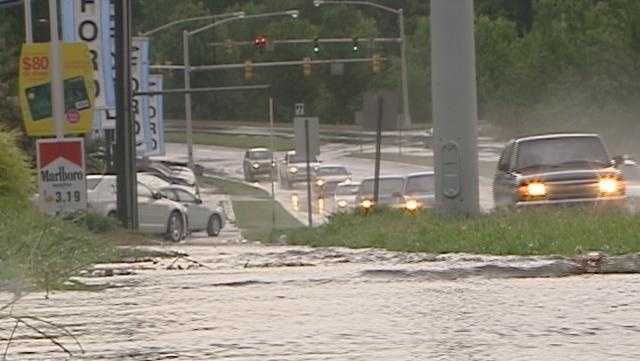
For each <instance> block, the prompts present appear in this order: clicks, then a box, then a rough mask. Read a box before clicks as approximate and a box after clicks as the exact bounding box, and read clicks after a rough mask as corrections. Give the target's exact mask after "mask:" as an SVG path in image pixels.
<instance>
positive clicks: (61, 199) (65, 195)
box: [36, 138, 87, 215]
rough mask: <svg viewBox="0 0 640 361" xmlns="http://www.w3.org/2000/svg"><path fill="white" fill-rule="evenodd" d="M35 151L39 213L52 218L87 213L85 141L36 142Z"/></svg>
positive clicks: (70, 139)
mask: <svg viewBox="0 0 640 361" xmlns="http://www.w3.org/2000/svg"><path fill="white" fill-rule="evenodd" d="M36 148H37V157H38V190H39V196H40V198H39V203H40V209H41V210H42V211H43V212H45V213H47V214H51V215H55V214H60V213H70V212H74V211H79V210H86V208H87V181H86V180H85V163H84V139H83V138H65V139H39V140H38V142H37V144H36Z"/></svg>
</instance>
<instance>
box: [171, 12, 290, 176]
mask: <svg viewBox="0 0 640 361" xmlns="http://www.w3.org/2000/svg"><path fill="white" fill-rule="evenodd" d="M272 16H291V17H292V18H294V19H297V18H298V16H300V11H298V10H287V11H278V12H273V13H264V14H254V15H245V14H244V13H242V14H241V15H238V16H232V17H228V18H225V19H222V20H218V21H216V22H214V23H211V24H208V25H205V26H203V27H201V28H198V29H196V30H192V31H187V30H185V31H184V32H183V33H182V46H183V53H184V88H185V90H186V92H185V94H184V111H185V117H186V125H187V157H188V159H189V160H188V162H189V163H188V164H189V168H191V169H193V117H192V113H191V93H190V92H189V90H190V89H191V59H190V56H189V39H190V38H191V37H192V36H194V35H197V34H200V33H201V32H203V31H206V30H208V29H211V28H214V27H216V26H220V25H223V24H226V23H230V22H232V21H236V20H243V19H244V20H246V19H258V18H267V17H272Z"/></svg>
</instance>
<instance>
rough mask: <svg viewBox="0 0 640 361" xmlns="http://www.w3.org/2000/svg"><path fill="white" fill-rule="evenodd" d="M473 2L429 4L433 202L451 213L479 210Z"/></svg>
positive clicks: (438, 0)
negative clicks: (434, 196)
mask: <svg viewBox="0 0 640 361" xmlns="http://www.w3.org/2000/svg"><path fill="white" fill-rule="evenodd" d="M473 20H474V17H473V0H456V1H451V0H431V67H432V75H431V76H432V78H431V79H432V80H431V86H432V96H433V120H434V129H435V134H434V147H433V151H434V161H435V174H436V202H437V203H438V207H439V208H440V209H442V210H443V211H444V212H445V213H449V214H466V215H469V214H475V213H478V212H479V194H478V184H479V183H478V130H477V117H478V115H477V113H478V112H477V95H476V70H475V64H476V63H475V44H474V33H473Z"/></svg>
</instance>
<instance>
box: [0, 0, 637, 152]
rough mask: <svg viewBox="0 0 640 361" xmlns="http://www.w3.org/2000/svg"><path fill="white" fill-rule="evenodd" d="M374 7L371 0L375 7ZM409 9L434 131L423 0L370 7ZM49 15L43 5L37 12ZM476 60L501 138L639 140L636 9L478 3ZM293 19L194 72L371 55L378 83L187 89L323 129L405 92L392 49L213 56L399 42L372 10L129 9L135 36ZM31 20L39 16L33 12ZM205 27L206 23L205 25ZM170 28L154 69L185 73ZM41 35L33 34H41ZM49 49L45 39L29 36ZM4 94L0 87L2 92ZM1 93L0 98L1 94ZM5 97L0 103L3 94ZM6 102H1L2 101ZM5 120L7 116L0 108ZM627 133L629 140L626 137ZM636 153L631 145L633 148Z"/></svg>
mask: <svg viewBox="0 0 640 361" xmlns="http://www.w3.org/2000/svg"><path fill="white" fill-rule="evenodd" d="M372 1H373V0H372ZM376 2H377V3H380V4H384V5H387V6H390V7H394V8H403V9H404V10H405V18H406V20H405V21H406V29H407V36H408V44H407V50H408V58H409V79H410V82H409V85H410V94H411V111H412V115H413V118H414V122H426V123H429V122H431V91H430V61H429V51H430V49H429V15H430V14H429V6H428V5H429V2H428V1H424V0H388V1H381V0H379V1H376ZM41 5H42V6H44V3H43V4H41ZM475 8H476V14H475V15H476V54H477V79H478V102H479V112H480V114H479V117H480V118H481V119H483V120H485V121H487V122H489V123H490V124H493V125H496V126H499V127H500V128H501V129H507V130H512V131H518V132H520V131H525V130H526V131H537V130H549V129H551V130H566V129H571V130H576V129H580V130H598V131H603V132H605V133H607V132H611V130H612V129H615V130H621V131H623V133H626V134H629V133H630V132H629V131H628V130H629V129H632V130H634V131H636V134H638V133H637V131H638V130H639V128H638V122H637V121H636V117H637V115H638V112H639V111H640V109H639V106H638V105H636V104H637V102H636V101H635V99H636V98H637V97H638V95H640V82H639V81H638V80H640V64H639V62H640V2H638V1H637V0H607V1H603V0H476V1H475ZM286 9H299V10H300V11H301V15H300V17H299V18H297V19H292V18H288V17H273V18H267V19H261V20H246V21H245V20H242V21H235V22H232V23H229V24H227V25H223V26H220V27H216V28H215V29H212V30H210V31H207V32H204V33H202V34H199V35H197V36H195V37H194V39H193V41H192V43H191V44H192V52H191V58H192V64H194V65H202V64H226V63H243V62H245V61H246V60H251V61H253V62H266V61H280V60H302V59H303V58H304V57H311V58H312V59H333V58H347V57H349V58H350V57H369V56H371V55H372V54H380V55H382V56H383V57H385V58H386V59H387V60H386V61H385V62H384V64H383V67H382V71H381V72H380V73H373V72H372V69H371V65H370V64H367V63H361V64H347V65H346V66H345V68H344V72H343V74H340V75H336V74H333V73H332V71H331V68H330V67H329V66H323V65H322V66H321V65H314V66H313V67H312V71H311V75H309V76H305V75H304V74H303V69H302V66H293V67H278V68H254V69H253V77H252V79H251V80H245V78H244V74H243V72H244V70H243V69H242V68H238V69H232V70H224V71H222V70H217V71H211V72H201V73H197V74H196V75H194V76H193V80H192V85H193V86H217V85H244V84H264V83H266V84H271V85H272V87H273V88H272V90H271V92H272V94H273V95H274V96H275V97H276V99H277V109H276V116H277V119H278V120H279V121H290V120H291V118H292V112H293V104H294V103H296V102H299V101H304V102H306V103H307V108H308V109H309V112H310V113H314V114H315V115H319V116H320V117H321V119H322V121H323V122H330V123H347V124H349V123H352V122H353V120H354V112H355V111H357V110H358V109H359V108H360V107H361V104H362V95H363V94H364V93H365V92H366V91H368V90H372V89H380V88H396V89H399V85H400V61H399V54H400V51H399V45H398V44H393V43H391V44H380V43H378V44H369V43H367V42H362V43H360V44H359V50H358V52H357V53H354V52H353V49H352V44H351V43H345V44H322V45H321V49H320V51H319V52H318V53H315V52H314V51H313V49H312V48H313V46H312V45H310V44H302V45H300V44H298V45H292V44H283V45H275V46H273V47H272V46H268V47H267V48H266V49H265V50H264V51H261V50H259V49H257V48H255V47H254V46H251V45H249V46H224V45H220V46H213V45H212V43H223V44H224V43H225V41H227V40H233V41H250V40H252V39H254V38H255V37H257V36H265V37H266V38H267V41H273V40H276V39H301V38H306V39H313V38H316V37H317V38H329V37H331V38H333V37H340V38H343V37H344V38H354V37H358V38H361V39H363V38H368V37H397V36H398V34H399V30H398V22H397V17H396V16H394V15H393V14H391V13H387V12H384V11H380V10H378V9H375V8H369V7H356V6H347V5H339V6H335V5H332V6H329V5H326V6H321V7H315V6H314V5H313V2H312V1H311V0H270V1H256V0H233V1H232V0H181V1H173V0H135V2H134V33H139V32H144V31H145V30H149V29H151V28H154V27H156V26H159V25H162V24H165V23H167V22H169V21H172V20H176V19H181V18H186V17H192V16H201V15H203V14H215V13H230V12H236V11H240V10H242V11H245V12H246V13H247V14H251V13H262V12H273V11H281V10H286ZM34 10H36V11H34V12H35V13H36V16H46V14H45V13H46V10H37V9H34ZM200 24H201V25H205V24H206V22H205V23H200ZM200 24H191V25H189V26H184V27H177V28H175V29H174V30H172V31H167V32H163V33H161V34H158V35H156V36H154V37H152V39H151V58H152V63H154V64H182V63H183V60H182V30H184V29H193V28H194V27H197V26H198V25H200ZM0 32H1V33H2V37H1V38H2V40H0V41H1V42H3V43H4V44H3V45H5V46H3V47H1V48H0V83H2V84H4V87H5V89H6V90H5V92H8V93H9V94H10V95H11V94H15V92H16V85H15V84H16V80H15V77H16V74H17V70H16V61H15V59H16V57H17V56H18V52H19V44H20V43H21V42H22V39H23V24H22V20H21V11H20V9H8V10H7V9H4V10H0ZM38 32H39V33H40V35H38ZM38 36H40V38H41V39H44V40H46V37H47V36H48V35H47V34H46V29H36V37H38ZM165 77H166V84H167V85H166V86H167V87H181V86H182V84H183V75H182V73H181V72H174V73H165ZM2 87H3V86H2V85H0V92H2V91H3V90H2V89H3V88H2ZM0 95H2V94H0ZM1 98H4V96H2V97H1ZM0 101H4V100H0ZM165 101H166V107H167V114H168V116H170V117H173V118H182V117H183V113H184V112H183V100H182V97H180V96H172V97H166V100H165ZM266 107H267V101H266V95H265V94H258V93H251V94H249V93H246V94H242V93H220V94H215V95H211V94H199V95H197V96H194V111H195V117H196V118H201V119H212V120H215V119H220V120H263V119H264V120H265V121H266ZM0 111H4V110H0ZM631 133H632V132H631ZM631 143H632V142H631Z"/></svg>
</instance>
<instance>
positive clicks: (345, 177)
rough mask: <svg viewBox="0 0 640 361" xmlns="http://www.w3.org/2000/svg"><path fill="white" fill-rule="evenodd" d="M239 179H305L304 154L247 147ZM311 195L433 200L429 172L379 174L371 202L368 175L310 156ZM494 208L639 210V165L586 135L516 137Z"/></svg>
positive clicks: (341, 201)
mask: <svg viewBox="0 0 640 361" xmlns="http://www.w3.org/2000/svg"><path fill="white" fill-rule="evenodd" d="M244 164H245V166H244V171H245V173H244V174H245V179H246V180H247V181H255V180H256V179H257V178H258V176H259V175H262V176H267V178H268V177H273V179H277V180H278V181H279V182H280V184H281V186H282V188H284V189H290V188H292V187H293V186H294V185H295V184H296V183H301V182H306V180H307V175H306V160H305V159H304V157H300V156H297V155H296V153H295V151H288V152H286V153H285V154H284V157H283V158H282V159H280V160H279V161H276V160H275V158H274V155H273V154H272V153H271V151H269V150H268V149H265V148H255V149H250V150H248V151H247V152H246V154H245V159H244ZM310 165H311V170H312V173H311V177H310V178H311V181H312V182H313V183H312V184H313V191H314V192H313V193H314V195H315V197H316V198H322V199H324V200H333V208H332V210H333V211H334V212H338V211H348V210H352V209H356V208H361V209H368V208H371V207H373V206H375V205H383V206H387V207H391V208H404V209H406V210H409V211H416V210H418V209H422V208H431V207H434V206H435V177H434V173H433V172H419V173H413V174H409V175H397V176H391V175H385V176H382V177H381V178H380V182H379V186H378V187H379V191H378V192H379V193H378V194H379V195H378V200H377V204H374V197H373V194H374V179H373V178H367V179H364V180H362V181H361V182H354V181H353V180H352V178H351V174H350V172H349V170H348V169H347V168H346V167H345V166H341V165H329V164H323V163H322V162H321V161H319V160H318V159H317V158H315V157H314V158H312V159H311V164H310ZM492 193H493V199H494V205H495V207H496V208H508V209H511V208H522V207H531V206H541V205H559V204H563V205H566V204H586V205H590V206H613V207H616V208H628V209H631V210H633V211H635V210H639V209H640V165H639V164H638V163H637V162H635V161H634V160H633V159H631V158H630V157H629V156H616V157H610V155H609V153H608V151H607V149H606V147H605V145H604V142H603V140H602V138H601V137H600V136H599V135H598V134H592V133H553V134H542V135H535V136H526V137H520V138H515V139H512V140H511V141H509V142H508V143H507V144H506V145H505V146H504V148H503V150H502V153H501V154H500V158H499V161H498V164H497V169H496V172H495V177H494V180H493V187H492Z"/></svg>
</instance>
